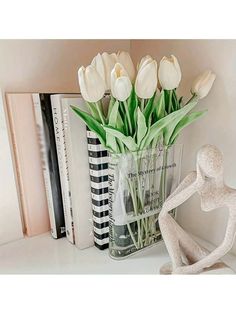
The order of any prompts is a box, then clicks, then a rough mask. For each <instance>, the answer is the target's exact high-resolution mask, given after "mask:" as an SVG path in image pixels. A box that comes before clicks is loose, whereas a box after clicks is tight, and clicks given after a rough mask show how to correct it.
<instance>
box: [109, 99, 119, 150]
mask: <svg viewBox="0 0 236 314" xmlns="http://www.w3.org/2000/svg"><path fill="white" fill-rule="evenodd" d="M118 109H119V102H118V101H116V102H115V103H114V104H113V106H112V109H111V111H110V115H109V122H108V123H109V126H111V127H116V123H117V115H118ZM106 146H107V147H110V149H111V150H112V151H114V152H117V143H116V138H115V137H114V136H113V135H111V134H110V133H106Z"/></svg>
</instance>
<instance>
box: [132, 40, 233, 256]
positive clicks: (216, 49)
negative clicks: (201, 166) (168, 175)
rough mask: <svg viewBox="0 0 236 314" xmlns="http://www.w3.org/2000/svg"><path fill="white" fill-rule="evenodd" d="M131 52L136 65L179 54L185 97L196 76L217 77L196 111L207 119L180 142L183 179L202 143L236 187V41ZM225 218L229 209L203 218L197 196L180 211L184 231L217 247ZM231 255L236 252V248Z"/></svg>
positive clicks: (141, 44)
mask: <svg viewBox="0 0 236 314" xmlns="http://www.w3.org/2000/svg"><path fill="white" fill-rule="evenodd" d="M131 52H132V54H133V57H134V59H135V60H136V61H137V60H138V59H140V57H141V56H143V55H145V54H151V55H152V56H153V57H155V58H157V60H158V61H160V59H161V57H162V56H164V55H170V54H174V55H176V56H177V58H178V59H179V62H180V65H181V69H182V75H183V80H182V83H181V87H180V94H183V95H186V96H187V95H188V91H189V89H190V86H191V82H192V81H193V78H194V77H195V75H197V74H198V73H199V72H201V71H202V70H204V69H206V68H210V69H212V70H213V71H214V72H215V73H216V75H217V79H216V81H215V84H214V87H213V89H212V91H211V93H210V94H209V95H208V97H207V98H205V99H203V100H202V101H201V103H199V106H198V108H199V110H202V109H205V108H208V113H207V115H206V116H205V117H203V118H202V119H201V120H199V121H198V122H196V123H195V124H193V125H192V126H189V127H188V128H187V129H186V130H185V131H184V134H183V137H182V142H184V156H183V175H186V174H187V172H188V171H190V170H192V169H195V157H196V153H197V150H198V149H199V148H200V147H201V146H202V145H204V144H207V143H209V144H214V145H216V146H218V147H219V148H220V149H221V150H222V152H223V154H224V160H225V180H226V182H227V183H228V184H229V185H231V186H232V187H235V188H236V162H235V160H236V144H235V143H236V140H235V139H236V40H226V41H222V40H155V41H153V40H144V41H143V40H135V41H132V42H131ZM227 214H228V213H227V211H226V209H217V210H215V211H214V212H211V213H203V212H202V211H201V210H200V207H199V199H198V197H194V198H192V199H191V200H189V201H187V202H186V203H185V204H183V205H182V206H181V208H180V210H179V214H178V220H179V222H180V224H181V225H182V226H183V227H184V228H185V229H187V230H189V231H191V232H192V233H194V234H196V235H199V236H201V237H203V238H204V239H206V240H209V241H211V242H212V243H214V244H218V243H219V242H220V241H222V238H223V234H224V229H225V225H226V220H227ZM233 251H234V253H236V245H235V246H234V249H233Z"/></svg>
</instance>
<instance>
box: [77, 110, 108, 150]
mask: <svg viewBox="0 0 236 314" xmlns="http://www.w3.org/2000/svg"><path fill="white" fill-rule="evenodd" d="M71 108H72V110H73V111H74V112H75V113H76V114H77V115H78V116H79V117H80V118H81V119H82V120H83V121H84V122H85V123H86V124H87V126H88V127H89V129H90V130H91V131H93V132H95V133H96V134H97V137H98V138H99V140H100V142H101V144H102V145H103V146H106V132H105V131H104V128H103V127H102V125H101V124H100V123H99V122H98V121H97V120H96V119H94V118H93V117H92V116H91V115H90V114H89V113H87V112H85V111H83V110H80V109H79V108H77V107H75V106H71Z"/></svg>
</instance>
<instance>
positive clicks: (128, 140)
mask: <svg viewBox="0 0 236 314" xmlns="http://www.w3.org/2000/svg"><path fill="white" fill-rule="evenodd" d="M103 128H104V130H105V131H106V132H107V133H110V134H111V135H113V136H115V137H116V138H118V139H119V140H120V141H121V142H122V143H124V144H125V146H126V147H127V148H128V150H130V151H131V152H135V151H137V149H138V146H137V145H136V143H135V141H134V139H133V138H132V137H131V136H125V135H124V134H123V133H121V132H120V131H118V130H117V129H115V128H112V127H110V126H105V125H104V126H103Z"/></svg>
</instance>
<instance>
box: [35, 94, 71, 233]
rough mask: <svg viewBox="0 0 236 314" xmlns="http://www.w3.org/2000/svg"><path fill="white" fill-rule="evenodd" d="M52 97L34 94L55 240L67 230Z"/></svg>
mask: <svg viewBox="0 0 236 314" xmlns="http://www.w3.org/2000/svg"><path fill="white" fill-rule="evenodd" d="M50 95H51V94H33V102H34V109H35V118H36V123H37V126H38V134H39V142H40V147H41V156H42V163H43V173H44V182H45V187H46V193H47V201H48V209H49V217H50V223H51V232H52V236H53V237H54V238H61V237H64V236H65V235H66V230H65V218H64V211H63V202H62V191H61V185H60V175H59V166H58V157H57V149H56V142H55V134H54V125H53V115H52V107H51V100H50Z"/></svg>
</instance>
